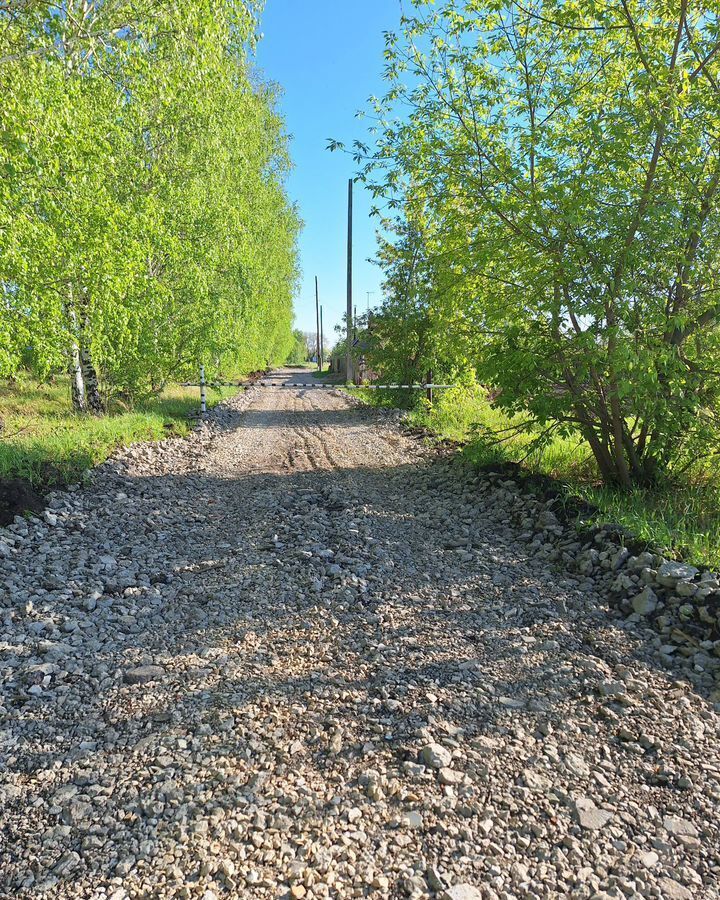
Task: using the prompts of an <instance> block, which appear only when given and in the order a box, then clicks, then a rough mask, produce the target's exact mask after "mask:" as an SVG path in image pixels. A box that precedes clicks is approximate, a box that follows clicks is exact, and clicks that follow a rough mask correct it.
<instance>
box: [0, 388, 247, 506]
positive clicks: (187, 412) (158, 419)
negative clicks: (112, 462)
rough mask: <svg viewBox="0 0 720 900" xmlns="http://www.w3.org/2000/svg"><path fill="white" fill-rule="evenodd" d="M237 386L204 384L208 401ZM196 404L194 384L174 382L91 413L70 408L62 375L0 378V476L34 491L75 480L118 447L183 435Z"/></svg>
mask: <svg viewBox="0 0 720 900" xmlns="http://www.w3.org/2000/svg"><path fill="white" fill-rule="evenodd" d="M236 390H237V389H235V388H208V405H209V406H213V405H215V404H216V403H218V402H220V400H222V399H224V398H225V397H228V396H231V395H232V394H233V393H234V392H235V391H236ZM199 405H200V400H199V393H198V389H197V388H183V387H180V386H176V385H173V386H170V387H168V388H167V389H166V390H165V391H163V393H162V394H160V395H159V396H157V397H153V398H150V399H148V400H145V401H143V402H141V403H138V404H137V406H135V408H134V409H132V410H130V409H127V408H126V407H124V406H123V405H122V404H121V403H117V402H116V403H113V404H111V407H110V410H109V412H108V414H107V415H106V416H103V417H101V418H95V417H94V416H86V415H77V414H75V413H73V411H72V405H71V401H70V385H69V381H68V379H67V378H64V377H60V378H56V379H54V380H53V381H52V382H51V383H47V384H43V383H40V382H38V381H35V380H32V379H30V378H19V379H18V380H17V381H14V382H1V383H0V420H1V421H2V425H3V429H2V431H0V478H21V479H23V480H25V481H28V482H29V483H30V484H31V485H32V487H33V488H34V489H35V490H39V491H42V490H45V489H47V488H51V487H53V486H57V485H62V484H68V483H72V482H75V481H78V480H79V479H80V478H81V477H82V475H83V473H84V472H85V471H86V470H87V469H90V468H92V467H93V466H96V465H98V464H99V463H101V462H103V461H104V460H105V459H107V458H108V456H110V454H111V453H112V452H113V450H114V449H115V448H117V447H120V446H127V445H129V444H132V443H135V442H138V441H157V440H162V439H163V438H165V437H169V436H173V435H179V436H183V435H186V434H188V433H189V431H190V430H191V428H192V426H193V423H192V420H191V419H190V418H189V417H190V416H191V414H192V413H194V412H197V410H198V408H199Z"/></svg>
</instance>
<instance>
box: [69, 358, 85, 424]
mask: <svg viewBox="0 0 720 900" xmlns="http://www.w3.org/2000/svg"><path fill="white" fill-rule="evenodd" d="M70 387H71V391H72V405H73V410H74V411H75V412H85V410H86V408H87V406H86V402H85V379H84V378H83V370H82V365H81V363H80V348H79V347H78V345H77V344H76V343H75V341H73V343H72V346H71V348H70Z"/></svg>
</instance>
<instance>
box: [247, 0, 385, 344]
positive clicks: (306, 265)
mask: <svg viewBox="0 0 720 900" xmlns="http://www.w3.org/2000/svg"><path fill="white" fill-rule="evenodd" d="M399 18H400V2H399V0H266V6H265V13H264V15H263V20H262V32H263V34H264V37H263V40H262V41H261V42H260V46H259V48H258V51H257V63H258V66H259V68H260V70H261V72H262V73H263V74H264V75H265V77H266V78H267V79H269V80H271V81H276V82H278V83H279V84H280V85H281V86H282V88H283V90H284V96H283V99H282V102H281V110H282V113H283V115H284V116H285V120H286V122H287V128H288V131H289V133H290V134H291V135H292V144H291V152H292V157H293V160H294V163H295V170H294V172H293V173H292V176H291V177H290V181H289V193H290V196H291V198H292V199H293V200H294V201H296V202H297V203H298V205H299V208H300V214H301V216H302V218H303V220H304V222H305V228H304V230H303V234H302V236H301V239H300V265H301V266H302V281H301V286H300V290H299V296H298V297H297V299H296V302H295V315H296V326H297V327H298V328H301V329H302V330H303V331H315V283H314V277H315V275H317V276H318V278H319V281H320V302H321V303H322V305H323V307H324V323H325V328H324V331H325V336H326V342H329V343H334V342H335V339H336V335H335V332H334V330H333V329H334V326H335V325H336V324H337V323H339V322H340V320H341V317H342V315H343V313H344V311H345V294H346V287H345V285H346V274H345V272H346V269H345V265H346V263H345V259H346V241H347V181H348V178H350V177H351V176H352V175H353V174H354V172H355V164H354V163H353V160H352V158H351V157H350V156H349V155H347V154H344V153H339V152H335V153H330V152H329V151H328V150H326V149H325V148H326V146H327V139H328V138H336V139H337V140H340V141H343V142H345V143H346V144H347V145H350V144H351V142H352V141H353V140H354V139H355V138H359V139H364V138H365V137H366V136H367V123H366V122H365V121H364V120H362V119H356V118H355V114H356V112H357V111H358V110H359V109H366V108H367V105H366V101H367V98H368V97H370V96H371V95H373V94H380V93H382V90H383V84H382V78H381V75H382V69H383V48H384V38H383V32H384V31H391V30H394V29H396V28H397V25H398V22H399ZM354 195H355V196H354V213H355V215H354V238H355V240H354V243H355V251H354V277H353V287H354V298H355V303H356V305H357V308H358V313H360V312H361V311H364V310H365V309H366V307H367V291H372V292H374V296H372V297H371V298H370V303H371V305H372V304H377V303H379V301H380V271H379V269H378V268H377V266H374V265H371V264H370V263H368V262H367V261H366V260H367V258H368V257H374V255H375V246H376V244H375V227H376V225H375V221H374V220H373V219H372V218H371V217H370V206H371V200H370V197H369V195H367V193H366V192H365V191H364V190H363V188H362V185H360V184H355V187H354Z"/></svg>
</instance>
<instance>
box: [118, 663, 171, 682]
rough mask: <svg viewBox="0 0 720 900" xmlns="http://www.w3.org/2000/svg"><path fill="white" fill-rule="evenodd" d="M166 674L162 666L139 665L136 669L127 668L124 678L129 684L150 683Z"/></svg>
mask: <svg viewBox="0 0 720 900" xmlns="http://www.w3.org/2000/svg"><path fill="white" fill-rule="evenodd" d="M164 674H165V669H163V667H162V666H138V667H137V668H136V669H127V671H126V672H125V674H124V676H123V677H124V679H125V682H126V683H127V684H149V683H150V682H151V681H158V680H159V679H160V678H162V676H163V675H164Z"/></svg>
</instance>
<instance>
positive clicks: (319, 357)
mask: <svg viewBox="0 0 720 900" xmlns="http://www.w3.org/2000/svg"><path fill="white" fill-rule="evenodd" d="M315 322H316V327H317V364H318V369H319V370H320V371H322V349H321V347H322V345H321V343H320V292H319V291H318V277H317V275H316V276H315Z"/></svg>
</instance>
